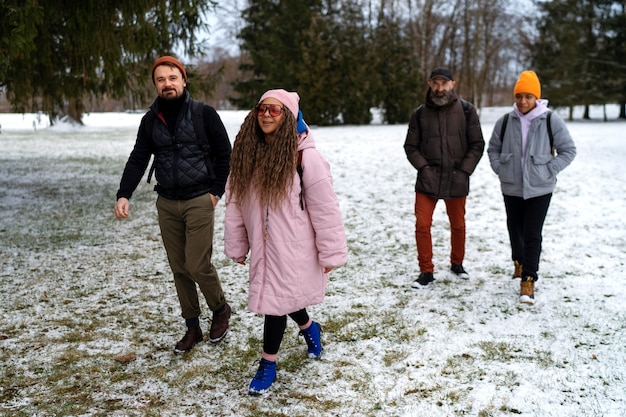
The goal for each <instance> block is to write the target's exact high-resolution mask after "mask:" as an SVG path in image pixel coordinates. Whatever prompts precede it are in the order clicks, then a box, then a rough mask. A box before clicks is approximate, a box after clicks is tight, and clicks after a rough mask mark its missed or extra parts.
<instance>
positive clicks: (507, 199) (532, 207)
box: [504, 194, 552, 281]
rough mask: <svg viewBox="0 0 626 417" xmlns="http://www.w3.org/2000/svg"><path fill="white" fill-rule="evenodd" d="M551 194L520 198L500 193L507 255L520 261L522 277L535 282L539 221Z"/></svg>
mask: <svg viewBox="0 0 626 417" xmlns="http://www.w3.org/2000/svg"><path fill="white" fill-rule="evenodd" d="M551 198H552V194H546V195H542V196H539V197H535V198H529V199H528V200H524V199H523V198H521V197H512V196H509V195H505V196H504V206H505V207H506V225H507V228H508V229H509V238H510V239H511V256H512V258H513V260H514V261H518V262H519V263H521V264H522V268H523V271H522V276H523V277H527V276H531V277H533V279H534V281H537V279H539V278H538V276H537V271H539V258H540V256H541V241H542V240H543V238H542V230H543V223H544V221H545V219H546V215H547V214H548V207H550V199H551Z"/></svg>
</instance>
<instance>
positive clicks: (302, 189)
mask: <svg viewBox="0 0 626 417" xmlns="http://www.w3.org/2000/svg"><path fill="white" fill-rule="evenodd" d="M296 171H298V176H299V177H300V208H301V209H302V210H303V211H304V198H303V194H304V182H303V181H302V173H303V171H304V170H303V168H302V149H300V150H299V151H298V165H296Z"/></svg>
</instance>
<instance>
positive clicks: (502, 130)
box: [500, 111, 556, 156]
mask: <svg viewBox="0 0 626 417" xmlns="http://www.w3.org/2000/svg"><path fill="white" fill-rule="evenodd" d="M551 116H552V112H551V111H548V114H547V116H546V121H547V123H548V126H547V127H548V138H550V152H552V155H553V156H555V155H556V149H554V135H553V133H552V123H551V122H550V117H551ZM508 121H509V113H507V114H505V115H504V118H503V119H502V127H501V128H500V141H501V142H502V143H504V132H505V131H506V123H507V122H508Z"/></svg>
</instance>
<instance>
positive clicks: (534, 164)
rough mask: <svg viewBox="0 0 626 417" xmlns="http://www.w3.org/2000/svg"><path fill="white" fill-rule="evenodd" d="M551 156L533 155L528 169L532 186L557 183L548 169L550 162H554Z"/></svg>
mask: <svg viewBox="0 0 626 417" xmlns="http://www.w3.org/2000/svg"><path fill="white" fill-rule="evenodd" d="M552 158H553V157H552V155H551V154H541V155H531V156H530V162H531V163H530V164H529V167H528V181H529V182H530V185H532V186H538V185H546V184H550V183H552V182H554V181H555V178H554V177H553V175H552V173H551V172H550V170H549V169H548V162H550V161H551V160H552Z"/></svg>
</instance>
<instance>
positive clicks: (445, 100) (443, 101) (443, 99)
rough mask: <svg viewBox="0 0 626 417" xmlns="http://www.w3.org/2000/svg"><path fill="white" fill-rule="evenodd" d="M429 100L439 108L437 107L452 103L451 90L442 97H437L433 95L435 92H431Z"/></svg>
mask: <svg viewBox="0 0 626 417" xmlns="http://www.w3.org/2000/svg"><path fill="white" fill-rule="evenodd" d="M431 98H432V100H433V103H435V105H436V106H439V107H442V106H445V105H446V104H448V103H450V102H451V101H452V90H448V91H446V92H444V93H443V97H437V96H436V95H435V92H434V91H433V92H432V96H431Z"/></svg>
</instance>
